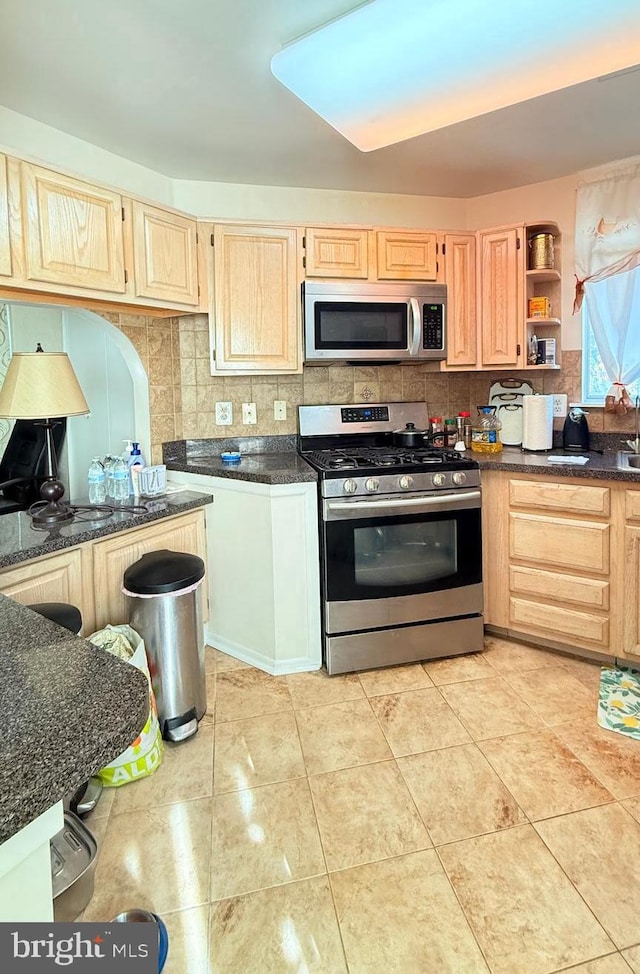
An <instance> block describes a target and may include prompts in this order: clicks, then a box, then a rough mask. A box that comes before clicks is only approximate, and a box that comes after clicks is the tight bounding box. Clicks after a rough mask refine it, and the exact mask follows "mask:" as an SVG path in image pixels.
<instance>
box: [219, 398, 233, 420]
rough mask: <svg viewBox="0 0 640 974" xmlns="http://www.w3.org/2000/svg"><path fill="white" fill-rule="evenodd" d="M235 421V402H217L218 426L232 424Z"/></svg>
mask: <svg viewBox="0 0 640 974" xmlns="http://www.w3.org/2000/svg"><path fill="white" fill-rule="evenodd" d="M232 423H233V403H230V402H217V403H216V426H231V424H232Z"/></svg>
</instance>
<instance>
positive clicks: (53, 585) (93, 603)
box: [0, 508, 208, 636]
mask: <svg viewBox="0 0 640 974" xmlns="http://www.w3.org/2000/svg"><path fill="white" fill-rule="evenodd" d="M162 548H168V549H170V550H171V551H185V552H189V553H190V554H195V555H199V556H200V557H201V558H202V559H203V560H204V561H205V565H206V536H205V513H204V510H203V509H202V508H198V509H197V510H192V511H187V512H185V513H184V514H178V515H176V516H174V517H169V518H166V519H163V520H161V521H155V522H153V523H151V524H147V525H144V526H142V527H139V528H133V529H131V530H129V531H122V532H119V533H118V534H113V535H110V536H109V537H108V538H101V539H99V540H97V541H93V542H87V543H86V544H83V545H78V546H76V547H74V548H67V549H66V550H64V551H61V552H58V553H56V554H53V555H47V556H46V557H44V558H38V559H36V560H34V561H30V562H25V563H24V564H21V565H17V566H15V567H12V568H6V569H3V570H0V592H1V593H2V594H3V595H7V596H9V597H10V598H12V599H15V600H16V601H17V602H21V603H22V604H23V605H28V604H30V603H34V602H70V603H71V604H72V605H75V606H77V608H78V609H80V611H81V613H82V621H83V634H84V635H85V636H86V635H88V634H90V633H91V632H93V631H94V630H96V629H99V628H102V627H103V626H105V625H107V623H111V624H112V625H117V624H119V623H122V622H127V621H128V618H129V607H128V605H127V599H126V597H125V596H124V595H122V592H121V588H122V577H123V575H124V571H125V569H126V568H128V567H129V565H132V564H133V562H134V561H137V560H138V558H140V557H141V556H142V555H143V554H145V553H146V552H148V551H156V550H159V549H162ZM201 592H202V595H201V598H202V600H203V601H202V607H203V616H204V619H203V621H206V619H207V618H208V598H207V585H206V581H205V582H203V584H202V586H201Z"/></svg>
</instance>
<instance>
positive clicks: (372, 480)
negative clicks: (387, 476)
mask: <svg viewBox="0 0 640 974" xmlns="http://www.w3.org/2000/svg"><path fill="white" fill-rule="evenodd" d="M379 486H380V481H379V480H378V479H377V477H369V478H368V480H365V482H364V487H365V490H368V491H369V493H370V494H372V493H373V492H374V490H377V489H378V487H379Z"/></svg>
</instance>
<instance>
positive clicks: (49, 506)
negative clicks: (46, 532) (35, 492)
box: [31, 478, 74, 528]
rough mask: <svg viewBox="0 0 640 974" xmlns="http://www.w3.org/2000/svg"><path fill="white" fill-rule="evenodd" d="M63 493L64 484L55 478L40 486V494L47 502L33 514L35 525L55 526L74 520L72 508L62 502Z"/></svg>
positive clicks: (39, 526)
mask: <svg viewBox="0 0 640 974" xmlns="http://www.w3.org/2000/svg"><path fill="white" fill-rule="evenodd" d="M63 494H64V485H63V484H62V483H61V482H60V481H59V480H56V479H53V478H52V479H51V480H45V482H44V483H43V484H42V486H41V487H40V496H41V497H42V500H43V501H46V503H45V505H44V507H41V508H40V509H39V510H37V511H34V513H33V514H32V515H31V519H32V522H33V526H34V527H38V528H42V527H55V526H56V525H58V524H64V522H65V521H72V520H73V517H74V514H73V511H72V510H71V508H69V507H67V505H66V504H61V503H60V498H61V497H62V496H63Z"/></svg>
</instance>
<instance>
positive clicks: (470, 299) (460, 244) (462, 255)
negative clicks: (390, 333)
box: [443, 233, 478, 368]
mask: <svg viewBox="0 0 640 974" xmlns="http://www.w3.org/2000/svg"><path fill="white" fill-rule="evenodd" d="M443 256H444V277H445V284H446V285H447V366H448V367H449V368H452V367H453V368H455V367H456V366H461V365H475V364H476V362H477V361H478V328H477V321H476V238H475V235H474V234H455V233H447V234H445V237H444V255H443Z"/></svg>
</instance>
